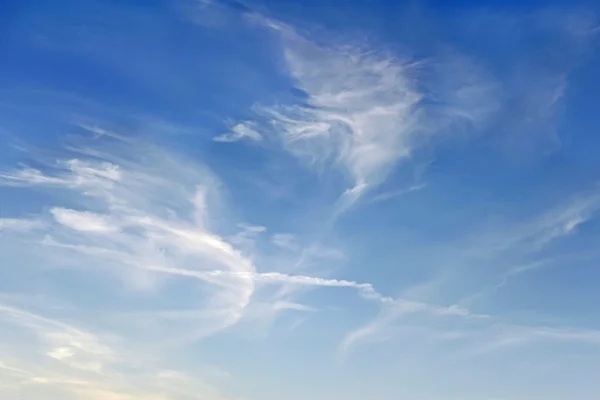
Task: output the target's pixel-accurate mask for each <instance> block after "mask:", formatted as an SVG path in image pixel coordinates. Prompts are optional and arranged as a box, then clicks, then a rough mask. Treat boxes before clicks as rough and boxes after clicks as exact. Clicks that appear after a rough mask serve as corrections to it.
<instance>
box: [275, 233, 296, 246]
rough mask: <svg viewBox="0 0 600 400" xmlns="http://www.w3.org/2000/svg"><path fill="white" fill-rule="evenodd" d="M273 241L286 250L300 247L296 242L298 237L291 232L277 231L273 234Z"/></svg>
mask: <svg viewBox="0 0 600 400" xmlns="http://www.w3.org/2000/svg"><path fill="white" fill-rule="evenodd" d="M271 243H273V244H274V245H275V246H278V247H281V248H282V249H286V250H298V249H299V246H298V243H296V237H295V236H294V235H292V234H291V233H275V234H274V235H273V236H271Z"/></svg>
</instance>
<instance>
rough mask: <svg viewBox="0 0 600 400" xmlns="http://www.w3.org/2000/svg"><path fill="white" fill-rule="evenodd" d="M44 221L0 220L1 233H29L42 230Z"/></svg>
mask: <svg viewBox="0 0 600 400" xmlns="http://www.w3.org/2000/svg"><path fill="white" fill-rule="evenodd" d="M43 226H44V224H43V223H42V221H38V220H34V219H19V218H0V232H2V231H11V232H15V231H17V232H28V231H30V230H32V229H39V228H42V227H43Z"/></svg>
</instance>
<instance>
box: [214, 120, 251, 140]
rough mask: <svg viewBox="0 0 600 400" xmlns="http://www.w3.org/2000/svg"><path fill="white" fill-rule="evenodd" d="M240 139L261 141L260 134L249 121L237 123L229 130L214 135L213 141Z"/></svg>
mask: <svg viewBox="0 0 600 400" xmlns="http://www.w3.org/2000/svg"><path fill="white" fill-rule="evenodd" d="M242 139H250V140H254V141H257V142H258V141H261V140H262V135H261V134H260V133H258V131H256V130H255V128H254V127H253V126H252V124H250V123H246V124H237V125H234V126H233V127H232V128H231V131H230V132H227V133H224V134H222V135H219V136H216V137H215V138H214V139H213V140H214V141H215V142H226V143H227V142H237V141H238V140H242Z"/></svg>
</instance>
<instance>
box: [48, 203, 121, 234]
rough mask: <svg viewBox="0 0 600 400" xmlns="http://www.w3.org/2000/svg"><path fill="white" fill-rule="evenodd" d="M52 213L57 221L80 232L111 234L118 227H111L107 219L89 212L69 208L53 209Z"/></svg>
mask: <svg viewBox="0 0 600 400" xmlns="http://www.w3.org/2000/svg"><path fill="white" fill-rule="evenodd" d="M50 213H51V214H52V216H53V217H54V219H56V221H57V222H58V223H60V224H62V225H64V226H66V227H69V228H71V229H74V230H76V231H80V232H96V233H111V232H117V231H118V227H117V226H114V225H111V224H110V222H109V221H108V220H107V218H106V217H104V216H102V215H99V214H95V213H92V212H89V211H75V210H69V209H67V208H53V209H51V210H50Z"/></svg>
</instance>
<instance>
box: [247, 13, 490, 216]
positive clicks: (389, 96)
mask: <svg viewBox="0 0 600 400" xmlns="http://www.w3.org/2000/svg"><path fill="white" fill-rule="evenodd" d="M253 19H254V20H257V21H259V22H260V23H261V24H262V25H263V26H265V27H268V28H269V29H271V30H273V31H275V32H276V33H277V34H278V36H279V37H280V39H281V45H282V52H283V55H284V57H285V61H286V64H287V69H288V72H289V75H290V78H291V79H292V80H293V82H294V85H295V86H296V88H297V89H299V90H301V91H302V92H303V93H304V94H305V95H306V99H305V100H303V102H302V103H301V102H299V103H297V104H293V105H276V106H258V107H257V109H256V113H257V114H258V115H257V118H256V119H255V120H247V121H244V122H240V124H239V125H240V126H246V127H248V129H254V128H255V127H256V126H261V128H262V130H263V131H264V132H269V133H271V134H275V136H276V137H277V139H278V140H280V141H281V142H282V143H283V146H284V147H285V148H286V149H287V150H288V151H289V152H291V153H292V154H294V155H295V156H297V157H299V158H300V159H302V160H304V161H305V162H306V163H307V164H308V165H311V166H314V167H319V168H321V167H322V166H324V165H331V164H332V165H335V166H336V167H338V169H339V170H340V171H341V172H342V173H343V174H345V175H346V176H347V177H348V179H349V180H350V181H351V186H350V187H349V188H348V189H347V190H346V191H345V192H343V194H342V195H341V198H340V203H339V204H338V209H339V211H340V212H342V211H344V210H345V209H347V208H348V207H350V206H352V204H354V203H355V202H356V201H357V200H358V199H359V198H360V197H362V196H363V194H364V193H365V192H366V191H368V190H371V189H373V188H374V187H376V186H378V185H380V184H381V183H383V182H384V181H385V179H386V177H387V176H388V175H389V174H390V173H391V171H392V170H393V169H394V167H395V166H396V165H397V164H398V163H399V162H400V161H401V160H403V159H406V158H410V157H412V154H413V152H414V151H415V150H416V149H417V148H418V147H419V146H421V145H423V144H425V143H427V141H428V138H429V137H430V136H431V135H432V134H434V133H439V132H442V131H449V130H450V128H452V127H454V125H455V123H456V122H457V121H458V122H460V123H463V121H466V123H468V124H470V125H473V126H477V127H479V124H480V123H482V122H483V121H484V120H486V119H487V118H488V117H489V116H490V115H491V114H493V113H494V112H495V111H496V109H497V101H496V100H495V99H494V98H493V97H494V94H493V93H494V92H495V91H496V87H497V84H496V83H495V81H494V80H493V79H492V78H491V77H490V76H488V75H487V74H485V73H483V72H482V71H481V69H482V68H481V67H480V66H478V65H476V64H475V63H472V62H468V61H467V60H466V58H464V57H462V58H461V57H459V56H453V57H451V58H452V63H445V64H444V65H443V67H442V66H438V65H431V66H428V65H427V62H411V61H408V60H403V59H402V58H401V57H398V56H397V55H394V54H392V53H390V52H385V51H378V50H374V49H372V48H365V47H361V46H355V45H352V44H348V43H344V44H337V43H335V40H331V38H330V39H329V40H325V41H322V40H320V41H318V42H317V41H316V40H314V41H313V40H311V39H309V38H307V37H303V36H301V35H300V34H299V33H298V32H297V31H296V30H295V29H294V28H292V27H290V26H288V25H285V24H283V23H281V22H278V21H275V20H269V19H266V18H264V17H261V16H258V15H253ZM326 42H328V43H327V44H326ZM459 60H460V62H459ZM426 66H427V67H431V69H432V73H433V74H435V79H429V81H431V82H433V81H435V83H434V84H431V83H430V82H429V81H428V83H429V86H427V85H424V84H423V83H422V82H421V81H420V74H421V73H422V70H423V69H424V68H425V67H426ZM438 67H439V68H438ZM258 124H260V125H258Z"/></svg>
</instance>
